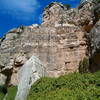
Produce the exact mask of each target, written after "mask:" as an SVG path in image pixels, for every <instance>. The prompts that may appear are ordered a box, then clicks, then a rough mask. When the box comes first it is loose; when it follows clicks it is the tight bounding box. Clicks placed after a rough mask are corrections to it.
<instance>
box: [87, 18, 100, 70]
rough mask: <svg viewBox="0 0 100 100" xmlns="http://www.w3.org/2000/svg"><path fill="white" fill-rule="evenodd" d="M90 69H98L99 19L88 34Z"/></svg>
mask: <svg viewBox="0 0 100 100" xmlns="http://www.w3.org/2000/svg"><path fill="white" fill-rule="evenodd" d="M89 40H90V46H89V48H90V49H89V51H90V56H91V57H90V58H91V70H92V71H93V72H95V71H97V70H100V20H99V21H98V22H97V23H96V24H95V26H94V27H93V29H92V30H91V32H90V34H89Z"/></svg>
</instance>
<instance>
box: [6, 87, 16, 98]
mask: <svg viewBox="0 0 100 100" xmlns="http://www.w3.org/2000/svg"><path fill="white" fill-rule="evenodd" d="M16 92H17V87H15V86H12V87H9V88H8V93H7V97H6V100H14V99H15V96H16Z"/></svg>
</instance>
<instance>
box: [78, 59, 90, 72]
mask: <svg viewBox="0 0 100 100" xmlns="http://www.w3.org/2000/svg"><path fill="white" fill-rule="evenodd" d="M88 71H89V59H87V58H84V59H83V60H82V61H80V63H79V72H80V73H87V72H88Z"/></svg>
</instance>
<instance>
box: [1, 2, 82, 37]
mask: <svg viewBox="0 0 100 100" xmlns="http://www.w3.org/2000/svg"><path fill="white" fill-rule="evenodd" d="M54 1H57V2H61V3H62V4H70V5H71V6H72V7H76V6H77V5H79V2H80V0H0V37H2V36H3V35H4V34H5V33H6V32H7V31H8V30H9V29H11V28H14V27H18V26H20V25H26V26H27V25H31V24H34V23H38V24H40V23H41V14H42V12H43V9H44V8H45V7H46V6H47V5H48V4H49V3H51V2H54Z"/></svg>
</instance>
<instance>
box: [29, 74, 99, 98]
mask: <svg viewBox="0 0 100 100" xmlns="http://www.w3.org/2000/svg"><path fill="white" fill-rule="evenodd" d="M27 100H100V72H96V73H94V74H92V73H84V74H80V73H74V74H69V75H64V76H61V77H59V78H47V77H44V78H41V79H39V80H38V81H37V82H36V83H35V84H34V85H33V86H32V88H31V90H30V93H29V95H28V98H27Z"/></svg>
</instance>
